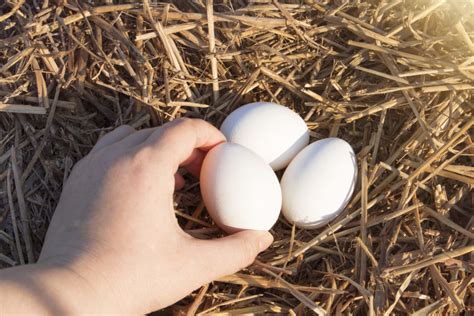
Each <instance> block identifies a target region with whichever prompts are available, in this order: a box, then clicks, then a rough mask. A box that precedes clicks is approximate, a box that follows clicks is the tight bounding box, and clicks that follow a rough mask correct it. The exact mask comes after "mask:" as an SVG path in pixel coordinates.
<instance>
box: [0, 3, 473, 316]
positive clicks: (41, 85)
mask: <svg viewBox="0 0 474 316" xmlns="http://www.w3.org/2000/svg"><path fill="white" fill-rule="evenodd" d="M53 2H54V3H57V4H54V3H53ZM120 2H122V1H120ZM172 2H173V3H148V2H147V1H144V2H143V3H142V2H136V3H128V2H126V1H123V3H121V4H117V5H111V4H110V3H112V1H88V4H86V3H85V2H83V3H81V1H44V2H42V1H34V0H31V1H25V0H17V1H6V2H2V4H0V38H1V40H0V111H1V112H2V113H1V114H0V181H1V182H0V264H1V265H2V266H3V267H8V266H11V265H17V264H21V263H24V262H31V261H33V260H35V258H36V257H37V256H38V254H39V251H40V249H41V244H42V240H43V238H44V236H45V232H46V230H47V227H48V223H49V220H50V218H51V216H52V214H53V212H54V208H55V205H56V202H57V200H58V197H59V194H60V192H61V187H62V185H63V183H64V181H65V179H66V178H67V176H68V174H69V173H70V170H71V167H72V166H73V164H74V163H75V162H76V161H78V160H79V159H81V157H83V156H84V155H85V154H87V152H88V151H89V150H90V149H91V147H92V146H93V144H94V143H95V141H96V140H97V139H98V138H99V137H100V136H101V135H103V134H104V133H106V132H108V131H110V130H112V129H113V128H115V127H117V126H119V125H121V124H130V125H132V126H133V127H135V128H144V127H149V126H158V125H161V124H163V123H165V122H167V121H170V120H173V119H175V118H177V117H181V116H187V117H199V118H203V119H205V120H207V121H209V122H212V123H213V124H215V125H217V126H218V125H219V124H220V123H221V122H222V120H223V119H224V118H225V116H226V115H227V114H228V113H230V112H231V111H232V110H234V109H235V108H237V107H238V106H240V105H242V104H245V103H247V102H251V101H257V100H261V101H274V102H277V103H280V104H283V105H285V106H287V107H289V108H291V109H293V110H295V111H296V112H298V113H299V114H300V115H301V116H302V117H303V118H304V119H305V121H306V122H307V125H308V128H309V129H310V130H311V135H312V140H313V141H314V140H315V139H319V138H322V137H327V136H338V137H341V138H344V139H346V140H347V141H349V143H351V144H352V146H353V147H354V149H355V151H356V153H357V157H358V162H359V169H360V177H359V181H358V188H357V189H356V191H355V194H354V196H353V198H352V201H351V202H350V204H349V206H348V207H347V208H346V210H345V211H344V213H343V214H342V215H341V216H340V217H339V218H338V219H336V220H334V221H333V222H331V225H330V226H328V227H325V228H321V229H317V230H300V229H295V228H293V227H292V226H291V225H289V224H288V223H287V222H286V221H285V220H284V219H280V220H279V222H278V223H277V224H276V225H275V226H274V228H273V229H272V233H273V235H274V236H275V242H274V244H273V245H272V247H271V248H270V249H269V250H267V251H266V252H264V253H263V254H262V255H261V256H260V257H259V259H258V261H257V262H256V263H255V264H254V265H253V266H251V267H249V268H248V269H246V270H244V271H241V272H239V273H237V274H235V275H232V276H227V277H224V278H222V279H220V280H219V281H217V282H214V283H212V284H208V285H205V286H204V287H202V288H201V289H200V290H198V291H197V292H196V293H193V294H191V295H189V296H188V297H186V298H185V299H183V300H182V301H180V302H178V303H177V304H176V305H175V306H173V307H171V308H169V309H168V311H171V312H174V313H178V314H179V313H186V312H188V313H189V314H190V315H192V314H194V313H204V314H205V313H217V312H221V313H223V314H222V315H224V314H225V315H230V314H234V315H235V314H242V313H254V314H262V313H281V314H293V315H294V314H297V315H301V314H311V313H313V312H316V313H318V314H324V313H328V314H361V315H363V314H385V315H389V314H411V313H413V314H416V315H427V314H431V313H437V314H443V315H448V314H455V313H460V312H461V311H463V310H464V311H466V310H467V311H470V312H473V305H474V304H473V300H474V297H473V286H472V283H473V264H472V262H473V250H474V243H473V238H474V231H473V225H474V219H473V218H474V217H473V200H474V196H473V186H474V167H473V165H474V145H473V124H474V118H473V109H474V104H473V100H472V91H473V89H474V84H473V79H474V72H473V70H474V58H473V54H474V44H473V42H472V40H473V37H474V33H473V31H474V27H473V23H474V13H473V12H474V10H473V5H474V3H473V2H469V1H447V0H433V1H431V0H420V1H414V2H411V1H401V0H397V1H369V2H363V1H347V2H343V3H342V1H334V2H333V1H325V2H317V1H313V0H307V1H285V3H283V2H284V1H281V2H277V1H270V0H268V1H267V0H248V1H243V0H235V1H231V0H219V1H217V0H216V2H215V3H214V4H212V1H211V0H209V1H207V3H206V2H205V1H201V0H199V1H172ZM264 119H265V118H263V117H262V120H264ZM196 184H197V179H192V180H191V181H190V182H189V184H188V185H187V186H186V188H185V189H184V190H183V191H181V192H178V193H177V194H176V202H177V204H176V205H177V210H176V213H177V216H178V217H179V219H180V221H181V222H182V224H183V227H185V229H186V230H188V231H189V232H190V233H192V234H194V235H196V236H199V237H203V238H210V237H214V236H217V235H218V234H219V231H218V230H217V229H216V228H215V227H214V226H213V225H212V222H211V221H210V219H209V218H208V217H207V216H206V213H205V212H202V210H203V205H202V202H201V199H200V195H199V189H198V186H197V185H196Z"/></svg>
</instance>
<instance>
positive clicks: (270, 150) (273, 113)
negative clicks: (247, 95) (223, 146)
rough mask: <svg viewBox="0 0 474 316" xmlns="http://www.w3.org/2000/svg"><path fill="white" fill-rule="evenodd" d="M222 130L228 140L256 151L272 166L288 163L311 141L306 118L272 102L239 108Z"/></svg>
mask: <svg viewBox="0 0 474 316" xmlns="http://www.w3.org/2000/svg"><path fill="white" fill-rule="evenodd" d="M221 132H222V133H223V134H224V135H225V136H226V138H227V141H228V142H232V143H236V144H240V145H242V146H245V147H247V148H249V149H251V150H252V151H254V152H255V153H257V154H258V155H259V156H261V157H262V158H263V159H264V160H265V161H266V162H267V163H268V164H270V166H271V167H272V168H273V170H280V169H282V168H284V167H286V166H287V165H288V164H289V163H290V161H291V159H293V157H294V156H295V155H296V154H297V153H298V152H299V151H300V150H301V149H303V148H304V147H305V146H306V145H308V143H309V133H308V128H307V127H306V123H305V122H304V120H303V119H302V118H301V117H300V116H299V115H298V114H296V113H295V112H293V111H292V110H290V109H288V108H287V107H284V106H282V105H278V104H276V103H271V102H255V103H249V104H246V105H244V106H242V107H240V108H238V109H237V110H235V111H234V112H232V113H231V114H230V115H229V116H228V117H227V118H226V119H225V120H224V122H223V123H222V126H221Z"/></svg>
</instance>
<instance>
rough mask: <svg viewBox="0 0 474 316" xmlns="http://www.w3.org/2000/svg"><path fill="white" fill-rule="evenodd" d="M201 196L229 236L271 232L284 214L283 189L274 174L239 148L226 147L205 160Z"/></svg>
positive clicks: (265, 165) (239, 146)
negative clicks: (282, 208)
mask: <svg viewBox="0 0 474 316" xmlns="http://www.w3.org/2000/svg"><path fill="white" fill-rule="evenodd" d="M200 179H201V180H200V185H201V194H202V197H203V201H204V204H205V206H206V208H207V211H208V212H209V215H210V216H211V217H212V219H214V221H215V222H216V224H217V225H218V226H219V227H221V228H222V229H224V230H225V231H227V232H229V233H233V232H236V231H240V230H245V229H252V230H269V229H270V228H271V227H272V226H273V225H274V224H275V222H276V221H277V220H278V215H279V213H280V210H281V203H282V198H281V189H280V184H279V182H278V178H277V177H276V175H275V173H274V172H273V170H272V169H271V168H270V166H269V165H268V164H267V163H266V162H265V161H264V160H263V159H262V158H261V157H260V156H258V155H257V154H255V153H254V152H252V151H251V150H250V149H247V148H245V147H243V146H241V145H239V144H233V143H222V144H219V145H217V146H216V147H214V148H212V149H211V150H210V151H209V152H208V153H207V155H206V157H205V158H204V161H203V164H202V168H201V175H200Z"/></svg>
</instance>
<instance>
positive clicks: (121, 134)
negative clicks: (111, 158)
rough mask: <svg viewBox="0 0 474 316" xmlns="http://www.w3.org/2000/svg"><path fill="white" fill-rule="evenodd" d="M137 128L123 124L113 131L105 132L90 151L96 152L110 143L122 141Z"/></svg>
mask: <svg viewBox="0 0 474 316" xmlns="http://www.w3.org/2000/svg"><path fill="white" fill-rule="evenodd" d="M135 131H136V130H135V129H134V128H133V127H131V126H129V125H122V126H119V127H117V128H116V129H114V130H113V131H112V132H110V133H107V134H105V135H104V136H103V137H102V138H101V139H99V141H98V142H97V143H96V144H95V146H94V147H93V148H92V150H91V151H90V153H95V152H97V151H99V150H100V149H103V148H105V147H107V146H109V145H112V144H114V143H116V142H118V141H121V140H122V139H124V138H125V137H127V136H129V135H131V134H133V133H135Z"/></svg>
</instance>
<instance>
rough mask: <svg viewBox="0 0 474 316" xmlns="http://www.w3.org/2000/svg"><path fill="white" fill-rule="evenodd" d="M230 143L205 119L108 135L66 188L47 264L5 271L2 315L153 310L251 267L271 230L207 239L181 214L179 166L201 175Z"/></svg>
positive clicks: (0, 285)
mask: <svg viewBox="0 0 474 316" xmlns="http://www.w3.org/2000/svg"><path fill="white" fill-rule="evenodd" d="M223 141H225V138H224V136H223V135H222V134H221V133H220V132H219V131H218V130H217V129H216V128H214V127H213V126H211V125H210V124H208V123H206V122H204V121H202V120H195V119H184V120H181V119H180V120H176V121H174V122H173V123H169V124H165V125H164V126H162V127H159V128H151V129H145V130H141V131H135V130H134V129H133V128H131V127H129V126H122V127H119V128H118V129H116V130H114V131H113V132H111V133H109V134H107V135H105V136H104V137H102V138H101V139H100V140H99V141H98V143H97V144H96V145H95V147H94V148H93V149H92V151H91V152H90V153H89V154H88V155H87V156H86V157H84V158H83V159H82V160H81V161H80V162H78V163H77V164H76V166H75V167H74V169H73V171H72V173H71V175H70V177H69V179H68V181H67V183H66V184H65V186H64V189H63V192H62V194H61V198H60V201H59V204H58V206H57V208H56V211H55V213H54V216H53V219H52V221H51V224H50V226H49V229H48V232H47V235H46V240H45V242H44V245H43V248H42V252H41V255H40V257H39V259H38V262H37V263H35V264H29V265H25V266H19V267H13V268H8V269H3V270H0V293H1V294H0V314H2V315H3V314H30V315H31V314H34V315H41V314H54V315H67V314H86V313H87V314H91V313H96V314H122V315H123V314H129V315H138V314H145V313H148V312H152V311H155V310H158V309H161V308H163V307H166V306H168V305H171V304H173V303H174V302H176V301H178V300H179V299H181V298H183V297H184V296H186V295H188V294H189V293H190V292H192V291H193V290H195V289H197V288H199V287H200V286H201V285H203V284H206V283H208V282H211V281H213V280H216V279H217V278H219V277H221V276H224V275H228V274H232V273H234V272H236V271H238V270H240V269H242V268H244V267H246V266H248V265H249V264H251V263H252V262H253V261H254V259H255V257H256V256H257V255H258V253H259V252H261V251H263V250H264V249H266V248H267V247H268V246H269V245H270V244H271V242H272V241H273V237H272V235H271V234H270V233H268V232H263V231H242V232H239V233H236V234H233V235H230V236H227V237H223V238H219V239H214V240H200V239H195V238H193V237H191V236H190V235H188V234H187V233H186V232H184V231H183V230H182V229H181V228H180V226H179V225H178V222H177V220H176V217H175V214H174V209H173V193H174V190H175V189H179V188H181V187H182V186H183V185H184V180H183V178H182V177H181V176H180V175H179V174H178V173H177V170H178V168H179V167H180V166H181V167H184V168H186V169H187V170H188V171H189V172H191V173H193V174H196V175H198V174H199V170H200V166H201V163H202V159H203V157H204V156H205V152H206V151H208V150H209V149H210V148H212V147H213V146H215V145H217V144H219V143H221V142H223Z"/></svg>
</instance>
